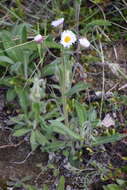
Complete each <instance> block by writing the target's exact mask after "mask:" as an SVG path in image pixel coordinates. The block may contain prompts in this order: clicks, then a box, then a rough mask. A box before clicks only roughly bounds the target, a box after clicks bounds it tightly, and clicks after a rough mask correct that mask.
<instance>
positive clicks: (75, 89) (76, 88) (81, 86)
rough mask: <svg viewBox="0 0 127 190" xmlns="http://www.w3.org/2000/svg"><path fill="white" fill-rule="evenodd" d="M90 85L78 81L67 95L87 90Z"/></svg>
mask: <svg viewBox="0 0 127 190" xmlns="http://www.w3.org/2000/svg"><path fill="white" fill-rule="evenodd" d="M89 87H90V85H89V84H87V83H84V82H78V83H77V84H76V85H75V86H73V87H72V88H71V89H70V90H69V91H68V92H67V93H66V94H65V95H66V96H72V95H73V94H75V93H77V92H80V91H82V90H85V89H87V88H89Z"/></svg>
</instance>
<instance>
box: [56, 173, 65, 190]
mask: <svg viewBox="0 0 127 190" xmlns="http://www.w3.org/2000/svg"><path fill="white" fill-rule="evenodd" d="M64 189H65V178H64V176H61V177H60V181H59V184H58V187H57V190H64Z"/></svg>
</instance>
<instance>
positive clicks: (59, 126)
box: [50, 121, 82, 140]
mask: <svg viewBox="0 0 127 190" xmlns="http://www.w3.org/2000/svg"><path fill="white" fill-rule="evenodd" d="M50 127H51V128H52V130H53V131H54V132H57V133H60V134H63V135H69V136H70V137H73V138H74V139H77V140H82V137H81V136H80V135H79V134H78V133H75V132H74V131H72V130H71V129H70V128H68V127H66V126H65V125H64V124H63V123H61V122H59V121H53V122H52V123H51V126H50Z"/></svg>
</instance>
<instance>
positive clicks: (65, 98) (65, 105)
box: [62, 55, 69, 127]
mask: <svg viewBox="0 0 127 190" xmlns="http://www.w3.org/2000/svg"><path fill="white" fill-rule="evenodd" d="M64 56H65V55H64ZM64 56H63V71H62V72H63V81H62V103H63V113H64V117H65V125H66V126H67V127H68V126H69V124H68V110H67V97H66V95H65V93H66V88H67V87H66V78H67V75H66V73H67V72H66V64H67V63H66V62H65V58H64Z"/></svg>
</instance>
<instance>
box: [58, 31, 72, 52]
mask: <svg viewBox="0 0 127 190" xmlns="http://www.w3.org/2000/svg"><path fill="white" fill-rule="evenodd" d="M75 42H76V35H75V34H74V33H73V32H72V31H70V30H65V31H63V32H62V33H61V40H60V43H61V44H62V45H63V46H64V47H66V48H69V47H70V46H71V45H72V44H73V43H75Z"/></svg>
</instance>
